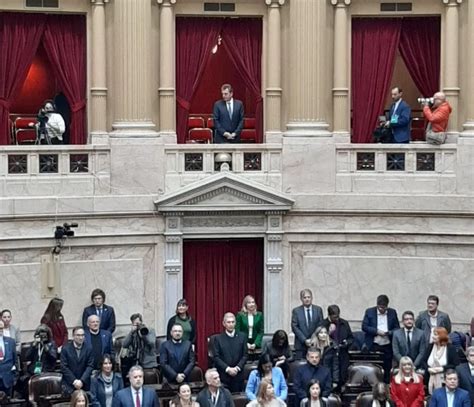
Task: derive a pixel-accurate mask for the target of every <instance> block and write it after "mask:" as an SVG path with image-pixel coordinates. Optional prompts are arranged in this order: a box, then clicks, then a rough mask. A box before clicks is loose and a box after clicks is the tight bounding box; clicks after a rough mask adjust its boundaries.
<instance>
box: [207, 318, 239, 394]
mask: <svg viewBox="0 0 474 407" xmlns="http://www.w3.org/2000/svg"><path fill="white" fill-rule="evenodd" d="M222 325H223V326H224V328H225V330H224V332H223V333H221V334H220V335H217V336H216V338H215V340H214V352H215V353H214V354H215V356H214V364H215V366H216V368H217V371H218V372H219V376H220V377H221V380H222V382H223V383H224V385H225V386H226V387H227V388H228V389H229V390H230V391H231V392H232V393H238V392H240V391H242V390H243V388H244V365H245V362H246V361H247V338H246V337H245V335H243V334H241V333H240V332H237V331H236V330H235V316H234V314H232V313H231V312H227V313H226V314H225V315H224V318H223V320H222Z"/></svg>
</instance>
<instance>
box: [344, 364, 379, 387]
mask: <svg viewBox="0 0 474 407" xmlns="http://www.w3.org/2000/svg"><path fill="white" fill-rule="evenodd" d="M380 381H383V369H382V368H381V367H380V366H378V365H374V364H372V363H354V364H352V365H350V366H349V370H348V378H347V383H346V386H349V387H370V388H372V386H373V385H374V384H376V383H378V382H380Z"/></svg>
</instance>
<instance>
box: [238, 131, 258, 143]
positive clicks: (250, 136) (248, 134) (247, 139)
mask: <svg viewBox="0 0 474 407" xmlns="http://www.w3.org/2000/svg"><path fill="white" fill-rule="evenodd" d="M240 141H241V142H242V143H256V142H257V131H256V130H255V129H243V130H242V132H241V133H240Z"/></svg>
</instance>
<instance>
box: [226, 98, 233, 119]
mask: <svg viewBox="0 0 474 407" xmlns="http://www.w3.org/2000/svg"><path fill="white" fill-rule="evenodd" d="M227 111H228V112H229V116H230V118H231V119H232V105H231V103H230V102H227Z"/></svg>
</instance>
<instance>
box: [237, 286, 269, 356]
mask: <svg viewBox="0 0 474 407" xmlns="http://www.w3.org/2000/svg"><path fill="white" fill-rule="evenodd" d="M235 330H236V331H237V332H242V333H243V334H245V335H246V336H247V348H248V350H249V351H250V352H252V351H254V350H255V349H260V348H261V347H262V338H263V314H262V313H261V312H260V311H257V303H256V302H255V298H253V297H252V296H251V295H246V296H245V298H244V300H243V301H242V310H241V311H240V312H239V313H238V314H237V318H236V324H235Z"/></svg>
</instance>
